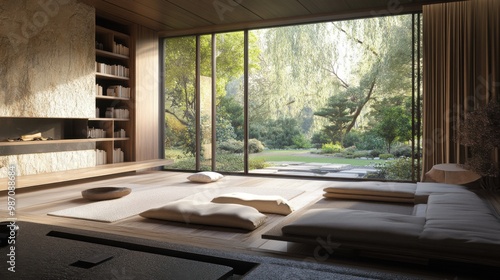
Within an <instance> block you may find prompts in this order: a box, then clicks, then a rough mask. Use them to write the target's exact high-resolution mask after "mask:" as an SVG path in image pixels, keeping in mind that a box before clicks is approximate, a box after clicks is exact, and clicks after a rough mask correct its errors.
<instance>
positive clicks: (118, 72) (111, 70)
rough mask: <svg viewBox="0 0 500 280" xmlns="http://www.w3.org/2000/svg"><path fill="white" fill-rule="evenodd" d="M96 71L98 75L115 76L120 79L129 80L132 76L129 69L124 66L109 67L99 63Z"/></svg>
mask: <svg viewBox="0 0 500 280" xmlns="http://www.w3.org/2000/svg"><path fill="white" fill-rule="evenodd" d="M95 71H96V72H98V73H103V74H108V75H114V76H119V77H125V78H128V77H129V75H130V71H129V69H128V68H127V67H125V66H123V65H117V64H114V65H108V64H106V63H101V62H97V61H96V63H95Z"/></svg>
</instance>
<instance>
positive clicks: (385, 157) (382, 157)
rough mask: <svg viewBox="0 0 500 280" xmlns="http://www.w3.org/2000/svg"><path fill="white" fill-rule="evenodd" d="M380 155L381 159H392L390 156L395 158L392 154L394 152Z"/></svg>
mask: <svg viewBox="0 0 500 280" xmlns="http://www.w3.org/2000/svg"><path fill="white" fill-rule="evenodd" d="M379 157H380V159H390V158H394V155H392V154H380V155H379Z"/></svg>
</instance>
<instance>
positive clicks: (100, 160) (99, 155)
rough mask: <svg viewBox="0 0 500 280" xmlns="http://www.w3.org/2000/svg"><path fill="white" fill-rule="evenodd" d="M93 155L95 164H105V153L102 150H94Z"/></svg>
mask: <svg viewBox="0 0 500 280" xmlns="http://www.w3.org/2000/svg"><path fill="white" fill-rule="evenodd" d="M95 155H96V157H95V158H96V164H97V165H101V164H106V163H107V154H106V151H104V150H99V149H96V150H95Z"/></svg>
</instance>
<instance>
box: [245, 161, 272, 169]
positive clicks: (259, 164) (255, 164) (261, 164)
mask: <svg viewBox="0 0 500 280" xmlns="http://www.w3.org/2000/svg"><path fill="white" fill-rule="evenodd" d="M269 166H270V164H269V163H267V162H266V160H265V159H263V158H258V159H256V158H251V159H249V160H248V169H250V170H253V169H262V168H266V167H269Z"/></svg>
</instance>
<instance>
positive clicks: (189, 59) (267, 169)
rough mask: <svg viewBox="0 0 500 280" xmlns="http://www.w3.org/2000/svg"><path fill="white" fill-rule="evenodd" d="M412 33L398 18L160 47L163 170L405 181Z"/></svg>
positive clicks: (412, 148) (415, 154) (414, 101)
mask: <svg viewBox="0 0 500 280" xmlns="http://www.w3.org/2000/svg"><path fill="white" fill-rule="evenodd" d="M419 22H420V21H419V20H418V16H415V15H400V16H386V17H377V18H369V19H360V20H349V21H337V22H324V23H316V24H305V25H295V26H286V27H276V28H268V29H257V30H250V31H248V32H244V31H240V32H230V33H216V34H207V35H199V36H187V37H176V38H167V39H165V40H164V54H165V82H164V86H165V92H164V93H165V157H166V158H170V159H174V160H175V163H174V164H173V165H172V166H169V168H173V169H181V170H192V171H194V170H215V171H224V172H245V168H248V172H250V173H265V174H277V175H281V174H284V175H299V176H300V175H304V176H331V177H342V178H377V179H387V180H415V179H416V178H415V176H416V174H418V165H419V164H418V163H419V161H418V158H419V156H420V153H419V149H418V147H419V142H420V138H419V137H418V136H419V135H420V125H419V124H420V121H419V114H418V112H419V111H420V98H419V96H420V90H419V88H420V87H419V82H420V79H418V75H419V73H420V71H418V69H420V62H419V60H418V58H419V57H420V56H419V55H418V52H419V51H420V48H419V43H420V40H419V36H420V34H419V32H418V31H419V30H420V29H419V28H418V27H419V26H418V25H419ZM245 138H247V139H248V140H247V142H246V143H247V149H245V145H244V144H245ZM245 151H248V155H247V156H245ZM247 159H248V162H247V163H246V164H245V160H247Z"/></svg>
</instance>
